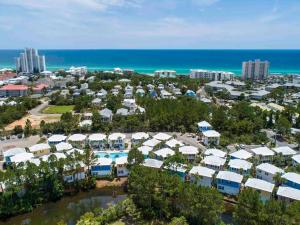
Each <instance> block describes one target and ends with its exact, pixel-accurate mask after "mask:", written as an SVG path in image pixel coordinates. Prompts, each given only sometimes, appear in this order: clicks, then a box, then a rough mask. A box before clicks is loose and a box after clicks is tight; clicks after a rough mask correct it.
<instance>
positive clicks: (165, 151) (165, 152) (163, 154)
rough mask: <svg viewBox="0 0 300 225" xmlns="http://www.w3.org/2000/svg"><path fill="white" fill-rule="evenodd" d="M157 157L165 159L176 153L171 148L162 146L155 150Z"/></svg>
mask: <svg viewBox="0 0 300 225" xmlns="http://www.w3.org/2000/svg"><path fill="white" fill-rule="evenodd" d="M154 154H155V157H156V159H160V160H165V159H166V158H167V157H169V156H172V155H175V152H174V151H173V150H172V149H170V148H162V149H159V150H157V151H155V152H154Z"/></svg>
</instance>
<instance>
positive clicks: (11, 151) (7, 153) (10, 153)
mask: <svg viewBox="0 0 300 225" xmlns="http://www.w3.org/2000/svg"><path fill="white" fill-rule="evenodd" d="M24 152H26V150H25V148H11V149H8V150H6V151H5V152H3V156H4V157H8V156H14V155H17V154H20V153H24Z"/></svg>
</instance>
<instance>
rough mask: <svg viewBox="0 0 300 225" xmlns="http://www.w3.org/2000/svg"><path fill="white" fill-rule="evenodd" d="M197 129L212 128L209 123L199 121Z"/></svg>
mask: <svg viewBox="0 0 300 225" xmlns="http://www.w3.org/2000/svg"><path fill="white" fill-rule="evenodd" d="M198 127H212V125H210V123H209V122H206V121H201V122H199V123H198Z"/></svg>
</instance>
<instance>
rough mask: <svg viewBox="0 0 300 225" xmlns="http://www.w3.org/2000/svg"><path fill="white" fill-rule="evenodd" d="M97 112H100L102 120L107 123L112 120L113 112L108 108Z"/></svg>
mask: <svg viewBox="0 0 300 225" xmlns="http://www.w3.org/2000/svg"><path fill="white" fill-rule="evenodd" d="M99 113H100V117H101V120H102V122H104V123H109V122H111V121H112V117H113V113H112V111H111V110H110V109H107V108H105V109H102V110H101V111H100V112H99Z"/></svg>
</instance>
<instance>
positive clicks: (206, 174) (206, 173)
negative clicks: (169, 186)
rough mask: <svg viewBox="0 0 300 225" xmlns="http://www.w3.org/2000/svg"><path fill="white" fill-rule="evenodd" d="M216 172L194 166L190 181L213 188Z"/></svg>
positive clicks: (190, 173)
mask: <svg viewBox="0 0 300 225" xmlns="http://www.w3.org/2000/svg"><path fill="white" fill-rule="evenodd" d="M215 172H216V171H214V170H212V169H209V168H206V167H203V166H193V168H192V169H191V170H190V172H189V176H190V181H191V182H192V183H196V184H197V185H200V186H204V187H211V183H212V181H213V175H214V174H215Z"/></svg>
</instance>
